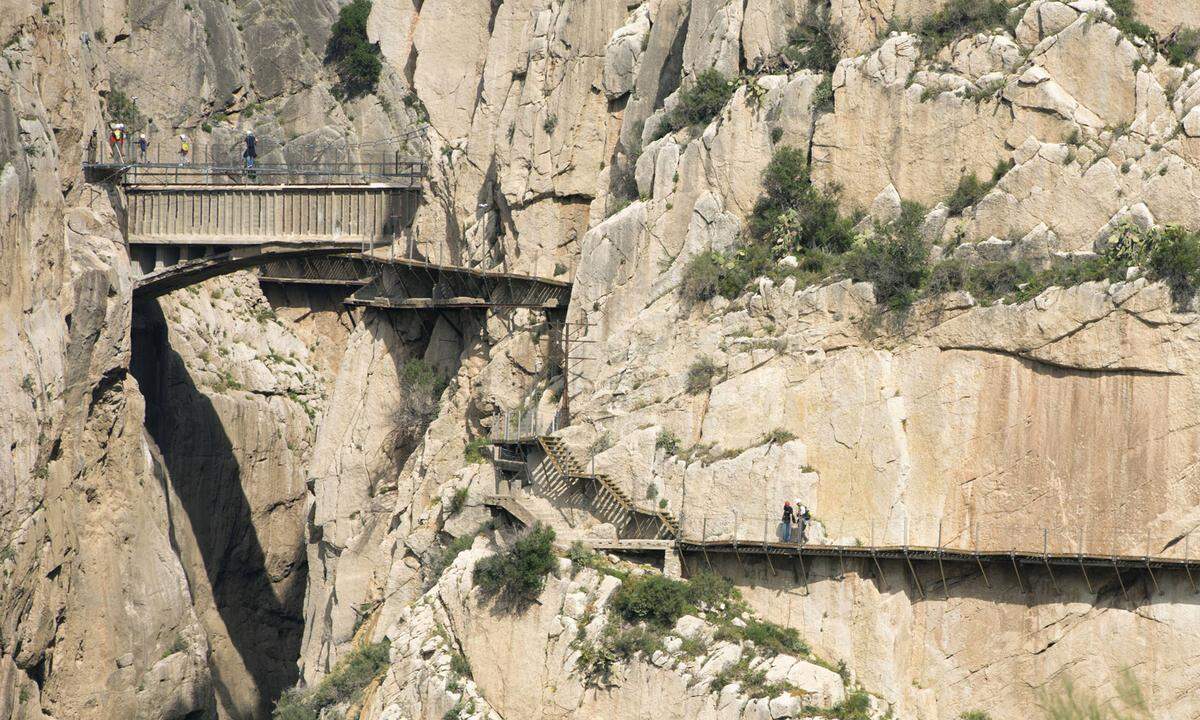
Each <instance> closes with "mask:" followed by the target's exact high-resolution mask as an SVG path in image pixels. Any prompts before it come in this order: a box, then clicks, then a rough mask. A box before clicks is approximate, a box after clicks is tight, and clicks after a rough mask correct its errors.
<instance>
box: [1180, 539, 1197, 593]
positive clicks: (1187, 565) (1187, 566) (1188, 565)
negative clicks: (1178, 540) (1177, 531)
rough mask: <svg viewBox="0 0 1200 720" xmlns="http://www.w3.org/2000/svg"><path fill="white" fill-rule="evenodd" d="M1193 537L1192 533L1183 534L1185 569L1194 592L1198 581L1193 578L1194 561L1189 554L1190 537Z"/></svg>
mask: <svg viewBox="0 0 1200 720" xmlns="http://www.w3.org/2000/svg"><path fill="white" fill-rule="evenodd" d="M1189 538H1191V533H1188V534H1187V535H1184V536H1183V569H1184V570H1186V571H1187V577H1188V582H1189V583H1191V585H1192V592H1196V581H1195V580H1194V579H1193V578H1192V563H1191V561H1190V560H1189V559H1188V558H1189V557H1191V556H1190V555H1189V554H1188V539H1189Z"/></svg>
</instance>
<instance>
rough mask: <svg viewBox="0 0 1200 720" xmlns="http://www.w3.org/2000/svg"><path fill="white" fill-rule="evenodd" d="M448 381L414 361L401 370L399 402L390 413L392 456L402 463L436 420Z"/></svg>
mask: <svg viewBox="0 0 1200 720" xmlns="http://www.w3.org/2000/svg"><path fill="white" fill-rule="evenodd" d="M447 384H449V379H448V378H447V377H446V376H445V375H443V374H442V373H441V372H440V371H439V370H438V369H437V368H436V367H434V366H433V365H431V364H429V363H427V362H425V361H424V360H421V359H420V358H413V359H411V360H406V361H405V362H404V364H403V365H402V366H401V367H400V401H399V403H397V405H396V409H395V410H394V411H393V413H392V418H391V421H392V457H393V458H394V459H395V460H396V461H397V462H398V463H400V462H403V461H404V459H405V458H406V457H408V454H409V453H411V452H412V451H413V449H414V448H416V446H417V443H418V442H420V439H421V437H422V436H423V435H424V434H425V429H426V428H427V427H429V423H430V422H432V421H433V419H434V418H435V417H437V412H438V400H439V399H440V398H441V396H442V391H443V390H445V389H446V385H447Z"/></svg>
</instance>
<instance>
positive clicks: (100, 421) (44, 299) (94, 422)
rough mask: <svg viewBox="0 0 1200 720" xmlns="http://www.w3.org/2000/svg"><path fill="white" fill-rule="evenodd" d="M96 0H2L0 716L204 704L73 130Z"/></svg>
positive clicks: (201, 707) (116, 237) (197, 630)
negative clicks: (43, 0) (74, 0)
mask: <svg viewBox="0 0 1200 720" xmlns="http://www.w3.org/2000/svg"><path fill="white" fill-rule="evenodd" d="M102 10H103V7H102V5H100V4H98V3H83V4H77V5H73V6H71V7H69V8H61V9H60V8H58V7H57V6H55V8H54V11H53V12H49V13H43V12H41V11H40V9H39V8H38V7H37V6H35V5H33V4H25V3H5V4H4V5H3V8H2V12H0V36H2V37H3V38H5V44H4V49H3V51H2V60H0V237H2V238H3V239H2V240H0V254H2V256H3V268H4V270H3V273H4V280H3V283H2V285H3V293H2V294H0V298H2V300H0V302H2V303H3V308H4V311H3V312H2V313H0V317H2V318H3V319H2V320H0V326H2V327H3V330H0V334H2V335H3V348H4V349H3V351H2V352H0V358H2V359H3V360H2V361H3V365H4V368H5V372H4V373H2V375H3V380H0V383H2V385H0V387H3V390H4V397H5V398H6V400H5V404H4V407H5V412H4V417H5V421H4V422H2V423H0V433H3V435H4V438H5V442H6V443H7V447H9V448H10V451H9V452H6V453H5V455H4V458H5V459H4V460H3V461H0V488H3V490H2V493H0V496H2V497H3V498H4V500H3V502H0V562H2V563H3V580H2V584H0V607H2V611H0V617H3V618H4V620H3V626H2V629H0V715H4V716H5V717H16V718H34V717H37V718H41V717H75V718H110V717H145V718H160V717H161V718H166V717H183V716H185V715H187V714H189V713H205V712H208V711H210V710H211V709H212V690H211V682H212V681H211V677H210V675H209V671H208V666H207V662H206V657H207V654H208V641H207V639H206V636H205V632H204V629H203V627H202V625H201V622H200V620H199V618H198V616H197V614H196V611H195V609H194V608H193V606H192V598H191V595H190V592H189V587H188V582H187V576H186V574H185V572H184V568H183V566H182V564H181V563H180V561H179V558H178V556H177V555H176V553H175V552H174V549H173V548H172V546H171V536H170V521H169V513H168V507H169V504H170V497H169V493H168V489H167V486H166V484H165V483H166V470H165V468H164V466H163V463H162V460H161V458H160V456H159V455H158V454H157V451H156V449H155V448H154V445H153V443H152V442H151V440H150V439H149V437H148V436H147V434H146V432H145V430H144V428H143V425H142V418H143V413H144V403H143V400H142V397H141V395H140V393H139V391H138V386H137V382H136V381H135V380H134V379H133V378H132V377H131V376H130V375H129V373H128V363H129V331H130V314H131V302H130V290H131V281H130V275H129V267H128V262H127V259H126V258H125V255H124V252H123V248H122V245H121V238H120V234H119V226H118V222H117V216H116V215H115V214H114V212H113V209H112V206H111V204H110V196H109V195H107V194H106V193H105V192H104V190H103V189H102V188H93V187H89V186H85V185H83V183H82V182H81V177H80V170H79V162H80V158H81V152H82V147H83V142H82V141H83V138H84V137H86V136H87V135H88V134H89V133H90V129H91V128H92V127H95V125H96V123H97V122H98V121H99V118H100V107H99V102H98V99H97V98H96V96H95V95H94V94H93V88H94V86H95V83H96V82H97V78H98V77H99V76H102V75H103V73H104V71H105V68H104V66H103V61H102V59H99V58H96V57H94V56H93V55H92V54H91V53H90V51H89V50H88V49H87V48H86V47H83V46H81V44H80V40H79V38H80V36H81V34H82V33H84V32H86V31H87V23H90V22H91V20H92V19H93V18H97V17H100V15H101V13H102Z"/></svg>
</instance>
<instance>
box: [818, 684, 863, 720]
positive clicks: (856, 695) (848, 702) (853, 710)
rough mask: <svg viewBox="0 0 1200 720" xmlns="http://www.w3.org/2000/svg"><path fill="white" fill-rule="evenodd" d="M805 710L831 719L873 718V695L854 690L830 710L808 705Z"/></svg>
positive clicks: (854, 719)
mask: <svg viewBox="0 0 1200 720" xmlns="http://www.w3.org/2000/svg"><path fill="white" fill-rule="evenodd" d="M804 710H805V712H813V713H814V714H815V715H817V716H818V717H825V718H831V720H871V696H870V695H868V694H867V693H866V692H865V691H863V690H854V691H852V692H850V694H848V695H847V696H846V699H845V700H842V701H841V702H840V703H838V704H837V705H834V706H833V707H831V708H829V709H828V710H821V709H818V708H807V707H806V708H805V709H804Z"/></svg>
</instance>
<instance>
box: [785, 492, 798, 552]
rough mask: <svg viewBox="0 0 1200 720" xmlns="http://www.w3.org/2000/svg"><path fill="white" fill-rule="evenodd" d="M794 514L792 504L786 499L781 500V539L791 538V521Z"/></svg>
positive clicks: (787, 540)
mask: <svg viewBox="0 0 1200 720" xmlns="http://www.w3.org/2000/svg"><path fill="white" fill-rule="evenodd" d="M795 518H796V515H795V512H794V511H793V510H792V504H791V503H790V502H788V501H787V500H784V501H783V541H784V542H790V541H791V539H792V521H793V520H795Z"/></svg>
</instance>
